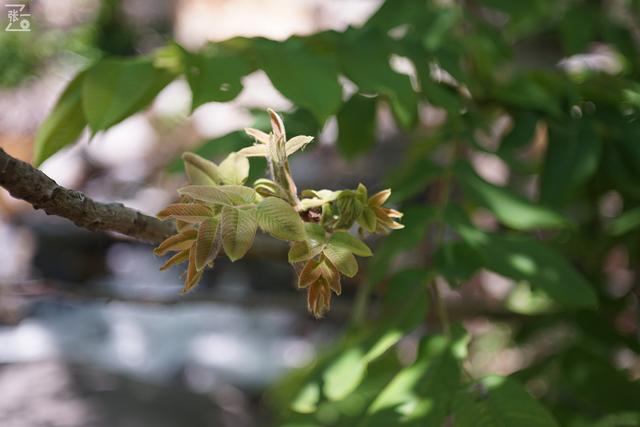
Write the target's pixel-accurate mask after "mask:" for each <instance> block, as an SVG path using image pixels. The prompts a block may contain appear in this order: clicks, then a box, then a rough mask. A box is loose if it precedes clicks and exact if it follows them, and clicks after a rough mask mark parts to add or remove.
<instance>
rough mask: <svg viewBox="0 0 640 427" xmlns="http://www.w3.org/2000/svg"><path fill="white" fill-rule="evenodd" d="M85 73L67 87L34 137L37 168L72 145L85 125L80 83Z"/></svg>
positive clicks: (81, 73) (75, 78) (34, 160)
mask: <svg viewBox="0 0 640 427" xmlns="http://www.w3.org/2000/svg"><path fill="white" fill-rule="evenodd" d="M84 76H85V72H84V71H83V72H80V73H78V75H77V76H75V77H74V78H73V80H72V81H71V82H70V83H69V84H68V85H67V87H66V89H65V90H64V92H62V95H60V98H59V99H58V102H57V103H56V105H55V106H54V107H53V110H52V111H51V112H50V113H49V116H48V117H47V119H46V120H45V121H44V123H42V125H40V128H39V129H38V133H37V135H36V140H35V146H34V157H33V163H34V165H35V166H39V165H40V164H41V163H42V162H44V161H45V160H46V159H48V158H49V157H51V156H52V155H53V154H55V153H56V152H58V151H59V150H61V149H62V148H64V147H66V146H67V145H70V144H73V143H74V142H75V141H76V140H77V139H78V138H79V137H80V134H81V133H82V130H83V129H84V128H85V126H86V125H87V121H86V119H85V117H84V112H83V111H82V82H83V79H84Z"/></svg>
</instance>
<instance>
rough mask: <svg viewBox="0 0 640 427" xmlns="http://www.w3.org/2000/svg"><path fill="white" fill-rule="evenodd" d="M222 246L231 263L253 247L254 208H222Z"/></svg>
mask: <svg viewBox="0 0 640 427" xmlns="http://www.w3.org/2000/svg"><path fill="white" fill-rule="evenodd" d="M220 224H221V227H222V246H223V247H224V251H225V253H226V254H227V256H228V257H229V259H230V260H231V261H236V260H238V259H240V258H242V257H243V256H244V255H245V254H246V253H247V251H248V250H249V249H250V248H251V246H252V245H253V240H254V239H255V236H256V230H257V228H258V223H257V221H256V210H255V208H248V209H238V208H233V207H230V206H224V207H223V208H222V214H221V223H220Z"/></svg>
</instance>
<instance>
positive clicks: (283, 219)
mask: <svg viewBox="0 0 640 427" xmlns="http://www.w3.org/2000/svg"><path fill="white" fill-rule="evenodd" d="M257 219H258V224H259V225H260V228H262V229H263V230H264V231H266V232H267V233H269V234H271V235H272V236H273V237H276V238H278V239H282V240H293V241H300V240H304V239H305V237H306V235H305V232H304V223H303V222H302V219H301V218H300V215H298V213H297V212H296V211H295V209H294V208H293V207H292V206H291V205H289V204H288V203H287V202H285V201H284V200H282V199H278V198H276V197H267V198H266V199H264V200H262V201H261V202H260V203H258V208H257Z"/></svg>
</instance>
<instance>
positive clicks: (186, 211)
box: [157, 203, 213, 224]
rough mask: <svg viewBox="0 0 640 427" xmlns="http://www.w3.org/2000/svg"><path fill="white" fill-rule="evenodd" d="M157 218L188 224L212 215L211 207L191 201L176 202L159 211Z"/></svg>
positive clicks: (198, 221)
mask: <svg viewBox="0 0 640 427" xmlns="http://www.w3.org/2000/svg"><path fill="white" fill-rule="evenodd" d="M157 216H158V218H160V219H167V218H173V219H175V220H179V221H184V222H188V223H190V224H194V223H200V222H202V221H204V220H206V219H208V218H211V217H212V216H213V211H212V210H211V208H209V207H208V206H205V205H197V204H193V203H176V204H173V205H169V206H167V207H166V208H164V209H163V210H161V211H160V212H158V215H157Z"/></svg>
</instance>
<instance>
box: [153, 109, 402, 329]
mask: <svg viewBox="0 0 640 427" xmlns="http://www.w3.org/2000/svg"><path fill="white" fill-rule="evenodd" d="M269 115H270V117H271V125H272V129H273V131H272V133H270V134H266V133H264V132H262V131H260V130H258V129H246V133H247V134H249V135H251V136H252V137H254V138H255V140H256V142H257V144H256V145H253V146H251V147H247V148H243V149H242V150H240V151H239V152H238V153H231V154H229V155H228V156H227V158H226V159H225V160H224V161H223V162H222V163H220V165H216V164H215V163H213V162H211V161H209V160H206V159H204V158H202V157H200V156H198V155H197V154H194V153H185V154H184V155H183V157H182V158H183V160H184V164H185V170H186V172H187V175H188V177H189V182H190V184H191V185H189V186H187V187H183V188H181V189H180V190H178V193H179V194H180V196H181V199H180V202H179V203H176V204H172V205H170V206H167V207H166V208H165V209H163V210H162V211H161V212H160V213H158V217H159V218H160V219H166V218H171V219H174V220H175V221H176V223H177V227H178V233H177V234H176V235H174V236H171V237H169V238H167V239H166V240H165V241H164V242H162V243H161V244H160V245H159V246H158V247H157V248H156V249H155V253H156V255H165V254H166V253H167V252H169V251H173V252H177V253H176V254H175V255H174V256H172V257H171V258H169V260H168V261H167V262H166V263H165V264H164V265H163V266H162V267H161V269H166V268H169V267H171V266H172V265H175V264H177V263H180V262H183V261H188V267H187V271H186V273H185V284H184V288H183V290H182V291H183V292H188V291H190V290H191V289H193V288H194V287H195V286H196V285H197V283H198V281H199V280H200V277H201V276H202V273H203V272H204V268H205V267H207V266H209V267H213V262H214V260H215V258H216V256H217V255H218V252H219V251H220V249H221V248H224V252H225V253H226V254H227V256H228V257H229V259H230V260H231V261H236V260H238V259H240V258H242V257H243V256H244V255H245V254H246V253H247V251H248V250H249V249H250V248H251V246H252V244H253V240H254V238H255V234H256V230H257V228H258V227H260V228H261V229H262V230H263V231H265V232H267V233H269V234H270V235H272V236H273V237H275V238H277V239H281V240H286V241H289V242H290V244H291V249H290V250H289V262H290V263H292V264H294V265H299V268H298V270H299V275H298V287H299V288H307V289H308V308H309V311H310V312H311V313H313V315H314V316H316V317H322V315H323V314H324V313H325V311H326V310H328V309H329V307H330V303H331V292H334V293H335V294H337V295H340V293H341V292H342V286H341V284H340V276H341V275H345V276H347V277H353V276H355V275H356V273H357V272H358V263H357V261H356V259H355V257H354V255H358V256H371V255H372V253H371V249H369V247H368V246H367V245H366V244H365V243H364V242H362V240H360V239H358V238H357V237H355V236H353V235H351V234H350V233H349V231H348V230H349V229H350V228H351V227H353V225H354V224H355V223H356V222H357V223H358V225H359V226H360V235H361V236H362V235H363V233H364V230H366V231H367V232H369V233H381V234H386V233H388V232H389V231H390V230H397V229H401V228H403V227H402V225H401V224H399V223H397V222H396V221H395V219H399V218H401V217H402V214H401V213H400V212H398V211H396V210H394V209H388V208H384V207H382V205H383V204H384V202H385V201H386V200H387V199H388V198H389V196H390V195H391V191H390V190H384V191H381V192H379V193H376V194H374V195H373V196H371V197H368V193H367V188H366V187H365V186H364V185H362V184H360V185H359V186H358V188H357V189H356V190H341V191H330V190H320V191H315V190H305V191H303V192H302V195H303V196H306V197H304V198H302V199H299V198H298V194H297V193H298V192H297V188H296V185H295V183H294V181H293V177H292V176H291V171H290V169H289V162H288V157H289V156H290V155H292V154H293V153H295V152H296V151H298V150H300V149H302V148H304V147H305V146H306V145H307V144H308V143H310V142H311V140H312V139H313V137H310V136H302V135H301V136H295V137H293V138H291V139H289V140H287V137H286V132H285V128H284V124H283V123H282V119H281V118H280V117H279V116H278V115H277V114H276V113H275V112H274V111H273V110H269ZM247 157H266V158H267V159H268V162H269V170H270V172H271V177H272V178H273V180H269V179H264V178H263V179H258V180H256V182H255V183H254V185H253V188H252V187H248V186H245V185H243V184H244V182H245V180H246V179H247V177H248V176H249V161H248V160H247Z"/></svg>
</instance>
